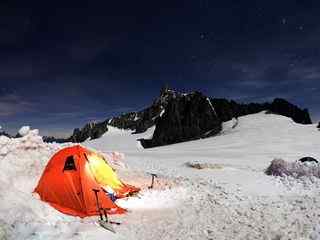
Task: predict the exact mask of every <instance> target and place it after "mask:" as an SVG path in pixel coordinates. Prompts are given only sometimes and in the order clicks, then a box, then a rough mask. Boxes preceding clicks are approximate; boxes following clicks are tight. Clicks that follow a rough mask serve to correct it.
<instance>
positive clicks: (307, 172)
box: [265, 159, 320, 178]
mask: <svg viewBox="0 0 320 240" xmlns="http://www.w3.org/2000/svg"><path fill="white" fill-rule="evenodd" d="M265 173H266V174H267V175H273V176H280V177H283V176H292V177H294V178H300V177H303V176H305V177H312V176H313V177H317V178H320V165H319V164H318V163H315V162H304V163H302V162H299V161H296V162H286V161H285V160H283V159H274V160H273V161H272V162H271V164H270V166H269V167H268V168H267V169H266V171H265Z"/></svg>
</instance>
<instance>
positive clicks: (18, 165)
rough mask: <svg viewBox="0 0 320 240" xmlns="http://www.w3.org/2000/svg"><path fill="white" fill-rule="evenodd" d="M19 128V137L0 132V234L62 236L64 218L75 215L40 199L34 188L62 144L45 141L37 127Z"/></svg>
mask: <svg viewBox="0 0 320 240" xmlns="http://www.w3.org/2000/svg"><path fill="white" fill-rule="evenodd" d="M20 130H21V131H19V134H20V135H23V137H20V138H8V137H5V136H0V169H1V171H0V206H1V208H0V209H1V214H0V232H1V233H0V236H1V235H5V236H6V238H8V239H44V238H47V237H48V238H49V237H50V236H51V237H55V238H59V236H60V234H61V231H62V230H63V229H64V227H63V226H62V225H63V224H64V222H65V221H72V220H73V221H74V219H72V218H70V217H66V216H65V215H63V214H61V213H59V212H57V211H56V210H55V209H53V208H52V207H50V206H49V205H48V204H46V203H44V202H42V201H39V200H38V198H37V196H36V195H35V194H34V195H33V194H32V192H33V190H34V188H35V186H36V184H37V182H38V180H39V178H40V176H41V174H42V172H43V169H44V168H45V166H46V164H47V162H48V160H49V159H50V157H51V156H52V155H53V154H54V153H55V152H56V151H58V150H59V149H60V148H62V145H59V144H55V143H53V144H47V143H44V142H43V141H42V137H41V136H39V131H38V130H31V129H30V128H29V127H24V128H22V129H20ZM68 234H69V233H68ZM0 239H3V238H0Z"/></svg>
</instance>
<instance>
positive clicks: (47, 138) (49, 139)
mask: <svg viewBox="0 0 320 240" xmlns="http://www.w3.org/2000/svg"><path fill="white" fill-rule="evenodd" d="M42 140H43V141H44V142H46V143H53V142H56V143H65V142H68V141H67V139H64V138H55V137H50V136H43V137H42Z"/></svg>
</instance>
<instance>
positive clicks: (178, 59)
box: [0, 0, 320, 136]
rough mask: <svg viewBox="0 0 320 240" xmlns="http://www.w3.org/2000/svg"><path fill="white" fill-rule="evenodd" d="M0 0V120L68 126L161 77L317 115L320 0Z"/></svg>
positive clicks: (137, 94)
mask: <svg viewBox="0 0 320 240" xmlns="http://www.w3.org/2000/svg"><path fill="white" fill-rule="evenodd" d="M4 2H5V1H1V3H0V53H1V54H0V125H1V126H2V127H3V129H4V130H6V131H8V132H10V133H16V131H17V130H18V129H19V127H20V126H22V125H31V127H32V128H39V129H40V132H41V134H43V135H54V136H66V135H69V134H70V133H71V132H72V130H73V128H75V127H81V126H82V125H83V124H85V123H86V122H88V121H93V120H103V119H106V118H108V117H111V116H114V115H118V114H120V113H122V112H128V111H134V110H139V109H141V108H143V107H145V106H147V105H149V104H150V103H151V102H152V100H153V99H154V98H155V97H157V96H158V94H159V91H160V88H161V87H162V86H164V85H166V84H168V85H169V86H170V87H172V88H174V89H177V90H180V91H192V90H200V91H202V92H203V93H205V94H206V95H208V96H211V97H225V98H232V99H235V100H238V101H240V102H251V101H256V102H262V101H267V100H268V101H269V100H271V99H273V98H275V97H283V98H286V99H287V100H289V101H291V102H293V103H295V104H298V105H299V106H301V107H303V108H309V111H310V112H311V115H312V118H313V121H318V120H320V108H319V103H320V94H319V90H320V64H319V63H320V14H319V13H320V1H319V0H318V1H306V0H300V1H296V0H281V1H279V0H277V1H273V0H269V1H245V0H244V1H239V0H237V1H228V0H223V1H214V0H194V1H187V0H186V1H174V0H171V1H150V0H149V1H139V0H138V1H132V0H131V1H121V0H118V1H88V2H87V3H81V1H63V2H62V4H61V5H59V3H58V2H57V1H39V2H32V1H20V3H19V4H15V3H14V1H7V2H8V3H4Z"/></svg>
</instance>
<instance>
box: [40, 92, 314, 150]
mask: <svg viewBox="0 0 320 240" xmlns="http://www.w3.org/2000/svg"><path fill="white" fill-rule="evenodd" d="M263 110H267V111H268V112H269V113H275V114H280V115H284V116H286V117H289V118H292V119H293V120H294V121H295V122H297V123H301V124H311V123H312V122H311V118H310V115H309V112H308V110H307V109H303V110H302V109H300V108H298V107H297V106H295V105H293V104H291V103H289V102H288V101H286V100H284V99H280V98H276V99H275V100H274V101H273V102H272V103H249V104H241V103H237V102H235V101H233V100H227V99H217V98H210V99H209V98H207V97H206V96H204V95H203V94H201V93H200V92H193V93H189V94H183V93H179V92H176V91H173V90H171V89H169V88H163V89H162V90H161V92H160V96H159V97H158V98H157V99H155V101H154V102H153V103H152V105H151V106H150V107H147V108H145V109H143V110H141V111H137V112H130V113H125V114H122V115H120V116H118V117H114V118H111V119H106V120H105V121H103V122H100V123H88V124H86V125H85V126H84V127H83V128H81V129H75V130H74V132H73V134H72V135H71V136H70V137H69V138H68V139H64V140H62V139H59V142H61V141H71V142H83V141H85V140H86V139H88V138H89V139H95V138H99V137H101V136H102V135H103V134H104V133H105V132H107V131H108V125H110V126H114V127H117V128H121V129H130V130H133V131H134V133H141V132H144V131H146V130H147V129H148V128H149V127H151V126H153V125H156V129H155V132H154V136H153V138H152V139H151V140H141V143H142V145H143V146H144V147H154V146H162V145H167V144H171V143H176V142H183V141H188V140H192V139H197V138H203V137H208V136H212V135H215V134H217V133H219V132H220V130H221V122H225V121H228V120H231V119H232V118H234V117H240V116H244V115H248V114H253V113H258V112H261V111H263ZM44 140H50V141H53V138H49V137H47V138H46V139H44Z"/></svg>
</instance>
